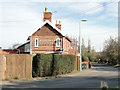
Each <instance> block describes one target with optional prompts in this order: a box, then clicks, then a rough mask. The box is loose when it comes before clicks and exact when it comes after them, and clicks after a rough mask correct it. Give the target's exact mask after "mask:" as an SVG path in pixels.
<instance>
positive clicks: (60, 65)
mask: <svg viewBox="0 0 120 90" xmlns="http://www.w3.org/2000/svg"><path fill="white" fill-rule="evenodd" d="M53 58H54V65H53V73H52V75H53V76H55V75H59V74H66V73H70V72H72V71H73V70H74V68H75V60H76V56H75V55H54V56H53Z"/></svg>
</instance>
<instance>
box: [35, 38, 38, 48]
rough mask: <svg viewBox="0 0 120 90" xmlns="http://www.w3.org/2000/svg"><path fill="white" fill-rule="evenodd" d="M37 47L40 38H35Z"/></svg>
mask: <svg viewBox="0 0 120 90" xmlns="http://www.w3.org/2000/svg"><path fill="white" fill-rule="evenodd" d="M35 47H38V38H35Z"/></svg>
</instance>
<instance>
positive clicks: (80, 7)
mask: <svg viewBox="0 0 120 90" xmlns="http://www.w3.org/2000/svg"><path fill="white" fill-rule="evenodd" d="M10 1H11V2H10ZM61 1H62V0H61ZM98 1H99V0H98ZM45 7H48V11H51V12H52V13H53V15H52V23H53V24H55V22H56V20H61V24H62V32H63V33H65V34H66V35H69V36H74V37H78V35H79V34H78V33H79V22H80V21H81V19H84V18H85V19H87V22H85V23H83V22H81V27H80V29H81V30H82V37H83V38H84V42H85V44H86V46H87V42H88V39H90V40H91V45H92V47H94V48H95V49H96V50H97V51H100V50H102V48H103V45H104V44H103V43H104V41H105V40H107V39H108V38H109V37H110V36H113V37H117V35H118V2H117V1H114V0H112V2H111V0H107V1H106V2H105V1H104V0H101V1H100V2H96V1H93V2H88V1H85V0H84V1H79V0H78V1H75V0H74V1H73V2H68V1H64V2H60V1H59V2H58V1H57V0H56V1H55V0H53V1H52V0H51V2H49V1H45V2H43V1H40V0H34V1H32V0H29V2H28V1H26V0H24V1H23V0H21V1H16V0H9V1H8V0H4V1H0V11H1V13H2V14H1V15H0V18H1V19H0V27H1V29H0V36H1V40H0V46H1V47H2V48H8V47H11V46H12V44H14V43H24V42H25V41H26V39H27V37H28V36H30V35H31V34H32V33H33V32H35V31H36V30H37V29H38V28H40V27H41V24H42V20H43V12H44V8H45Z"/></svg>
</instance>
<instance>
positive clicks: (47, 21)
mask: <svg viewBox="0 0 120 90" xmlns="http://www.w3.org/2000/svg"><path fill="white" fill-rule="evenodd" d="M47 23H48V24H49V25H50V26H52V27H53V28H54V29H55V30H56V31H57V32H59V33H60V34H61V35H62V36H65V34H64V33H63V32H62V31H61V30H60V29H58V28H57V27H56V26H55V25H54V24H53V23H51V22H50V21H49V20H46V21H45V22H43V23H42V26H44V25H45V24H47ZM42 26H41V27H42Z"/></svg>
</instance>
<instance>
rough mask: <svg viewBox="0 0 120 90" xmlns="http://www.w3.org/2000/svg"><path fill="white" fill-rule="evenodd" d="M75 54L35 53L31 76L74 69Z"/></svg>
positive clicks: (53, 73) (67, 71) (47, 74)
mask: <svg viewBox="0 0 120 90" xmlns="http://www.w3.org/2000/svg"><path fill="white" fill-rule="evenodd" d="M75 61H76V56H75V55H57V54H37V55H36V56H34V57H33V71H32V75H33V77H38V76H51V75H53V76H55V75H59V74H65V73H70V72H72V71H73V70H74V69H75Z"/></svg>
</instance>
